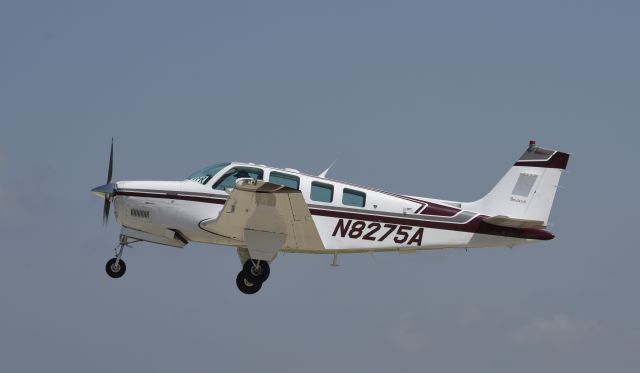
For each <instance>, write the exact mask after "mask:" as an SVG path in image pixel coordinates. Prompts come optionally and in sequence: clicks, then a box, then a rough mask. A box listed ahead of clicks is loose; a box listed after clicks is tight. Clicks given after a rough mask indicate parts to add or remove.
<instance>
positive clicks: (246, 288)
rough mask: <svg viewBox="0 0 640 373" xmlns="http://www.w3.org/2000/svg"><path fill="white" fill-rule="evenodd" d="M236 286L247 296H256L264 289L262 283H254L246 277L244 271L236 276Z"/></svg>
mask: <svg viewBox="0 0 640 373" xmlns="http://www.w3.org/2000/svg"><path fill="white" fill-rule="evenodd" d="M236 285H237V286H238V289H239V290H240V291H241V292H243V293H245V294H255V293H257V292H258V290H260V288H262V283H261V282H258V283H252V282H251V281H249V280H247V278H246V277H245V274H244V271H240V272H239V273H238V276H236Z"/></svg>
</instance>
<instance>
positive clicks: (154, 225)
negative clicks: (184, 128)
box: [92, 141, 569, 294]
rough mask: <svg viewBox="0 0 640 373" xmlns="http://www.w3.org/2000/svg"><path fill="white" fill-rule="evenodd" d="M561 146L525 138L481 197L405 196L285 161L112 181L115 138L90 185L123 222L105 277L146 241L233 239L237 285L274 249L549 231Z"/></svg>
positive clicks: (366, 249)
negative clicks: (100, 180) (173, 177)
mask: <svg viewBox="0 0 640 373" xmlns="http://www.w3.org/2000/svg"><path fill="white" fill-rule="evenodd" d="M568 162H569V154H567V153H564V152H560V151H557V150H549V149H544V148H542V147H539V146H537V145H536V143H535V141H531V142H530V143H529V147H528V148H527V149H526V150H525V152H524V154H523V155H522V156H521V157H520V158H519V159H518V160H517V161H516V162H515V164H514V165H513V166H512V167H511V168H510V169H509V171H508V172H507V173H506V174H505V175H504V177H503V178H502V179H501V180H500V181H499V182H498V183H497V184H496V185H495V187H493V189H492V190H491V191H490V192H489V193H488V194H486V195H485V196H484V197H482V198H480V199H479V200H477V201H473V202H458V201H449V200H441V199H433V198H427V197H413V196H407V195H403V194H396V193H390V192H385V191H382V190H379V189H375V188H369V187H364V186H359V185H355V184H351V183H348V182H343V181H337V180H331V179H328V178H327V177H326V174H327V172H328V169H327V170H326V171H324V172H322V173H321V174H320V175H318V176H314V175H310V174H305V173H302V172H300V171H297V170H294V169H291V168H276V167H270V166H265V165H262V164H255V163H242V162H227V163H218V164H214V165H212V166H208V167H205V168H203V169H201V170H199V171H197V172H195V173H193V174H191V175H190V176H189V177H187V178H186V179H185V180H181V181H118V182H111V179H112V173H113V141H112V142H111V152H110V157H109V168H108V172H107V183H106V184H104V185H101V186H99V187H96V188H94V189H93V190H92V192H93V193H94V194H96V195H97V196H99V197H100V198H101V199H103V201H104V209H103V220H104V222H105V224H106V223H107V221H108V219H109V215H110V214H109V213H110V210H111V206H112V205H113V207H114V215H115V218H116V221H117V223H118V224H119V225H120V226H121V230H120V239H119V242H118V245H117V246H116V249H115V257H114V258H112V259H110V260H109V261H108V262H107V264H106V272H107V274H108V275H109V276H110V277H113V278H120V277H122V276H123V275H124V273H125V271H126V264H125V262H124V260H123V259H122V254H123V251H124V248H125V247H130V245H131V244H133V243H137V242H142V241H146V242H152V243H156V244H161V245H167V246H173V247H177V248H183V247H185V246H186V245H188V244H189V243H190V242H200V243H208V244H216V245H223V246H230V247H234V248H236V250H237V253H238V257H239V259H240V263H241V267H242V269H241V270H240V272H239V273H238V275H237V276H236V285H237V287H238V289H240V291H242V292H243V293H245V294H254V293H256V292H257V291H258V290H260V289H261V288H262V285H263V284H264V282H265V281H266V280H267V278H268V277H269V275H270V273H271V269H270V267H271V263H272V262H273V261H274V259H275V258H276V256H277V255H278V253H281V252H291V253H301V254H331V255H333V256H334V262H335V261H336V259H337V255H339V254H347V253H371V252H386V251H397V252H414V251H416V250H436V249H448V248H465V249H468V248H479V247H500V246H508V247H513V246H516V245H521V244H527V243H533V242H538V241H544V240H550V239H553V238H554V236H553V234H551V233H550V232H549V231H548V230H547V225H548V221H549V214H550V212H551V207H552V204H553V201H554V198H555V195H556V188H557V185H558V182H559V180H560V176H561V175H562V172H563V170H565V169H566V167H567V163H568Z"/></svg>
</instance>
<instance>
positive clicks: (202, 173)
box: [187, 163, 229, 185]
mask: <svg viewBox="0 0 640 373" xmlns="http://www.w3.org/2000/svg"><path fill="white" fill-rule="evenodd" d="M228 165H229V163H218V164H214V165H213V166H209V167H205V168H203V169H201V170H198V171H196V172H194V173H192V174H191V175H189V177H188V178H187V180H192V181H195V182H196V183H200V184H202V185H205V184H207V183H208V182H209V180H211V178H212V177H214V176H216V174H217V173H218V172H220V170H222V169H223V168H225V167H227V166H228Z"/></svg>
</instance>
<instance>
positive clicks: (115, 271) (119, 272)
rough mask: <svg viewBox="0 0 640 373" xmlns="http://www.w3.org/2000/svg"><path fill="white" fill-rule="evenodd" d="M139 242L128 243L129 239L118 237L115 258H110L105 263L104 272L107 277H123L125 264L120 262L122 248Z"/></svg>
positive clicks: (125, 269)
mask: <svg viewBox="0 0 640 373" xmlns="http://www.w3.org/2000/svg"><path fill="white" fill-rule="evenodd" d="M136 242H140V240H134V241H129V237H127V236H124V235H120V243H119V244H118V246H116V247H115V248H114V250H115V252H116V256H115V258H111V259H109V260H108V261H107V265H106V266H105V270H106V271H107V275H109V277H111V278H120V277H122V276H124V274H125V272H126V271H127V264H126V263H125V262H124V260H122V252H123V251H124V247H125V246H127V247H131V246H130V245H129V244H132V243H136Z"/></svg>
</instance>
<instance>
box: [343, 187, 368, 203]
mask: <svg viewBox="0 0 640 373" xmlns="http://www.w3.org/2000/svg"><path fill="white" fill-rule="evenodd" d="M366 198H367V197H366V194H364V193H362V192H358V191H357V190H353V189H345V190H344V191H343V192H342V203H343V204H344V205H347V206H356V207H364V203H365V200H366Z"/></svg>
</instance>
